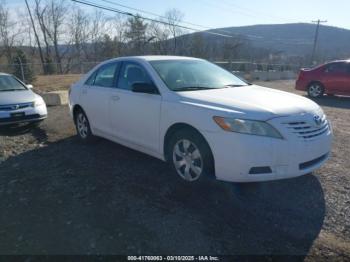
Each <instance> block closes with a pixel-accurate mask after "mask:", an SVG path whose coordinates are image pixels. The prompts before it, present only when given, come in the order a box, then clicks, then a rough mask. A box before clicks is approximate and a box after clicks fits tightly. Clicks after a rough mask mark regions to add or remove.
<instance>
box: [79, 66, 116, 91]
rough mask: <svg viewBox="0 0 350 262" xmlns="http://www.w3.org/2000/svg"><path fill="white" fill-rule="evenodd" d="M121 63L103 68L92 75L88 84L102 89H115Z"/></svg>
mask: <svg viewBox="0 0 350 262" xmlns="http://www.w3.org/2000/svg"><path fill="white" fill-rule="evenodd" d="M118 69H119V63H110V64H106V65H103V66H101V67H100V68H99V69H98V70H97V72H95V73H94V74H92V75H91V77H90V78H89V79H88V80H87V82H86V84H90V85H93V86H102V87H115V79H116V74H117V72H118Z"/></svg>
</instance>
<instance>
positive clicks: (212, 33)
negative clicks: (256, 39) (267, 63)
mask: <svg viewBox="0 0 350 262" xmlns="http://www.w3.org/2000/svg"><path fill="white" fill-rule="evenodd" d="M71 1H73V2H76V3H79V4H83V5H87V6H92V7H96V8H99V9H103V10H107V11H111V12H115V13H119V14H121V15H126V16H131V17H135V18H141V19H143V20H147V21H150V22H155V23H159V24H163V25H171V26H175V27H178V28H182V29H187V30H191V31H195V32H202V33H206V34H210V35H216V36H222V37H227V38H234V37H233V36H232V35H226V34H220V33H215V32H210V31H201V30H198V29H196V28H191V27H188V26H183V25H174V24H171V23H168V22H165V21H161V20H157V19H153V18H149V17H144V16H140V15H135V14H132V13H129V12H125V11H122V10H119V9H116V8H112V7H106V6H102V5H98V4H95V3H91V2H89V1H85V0H84V1H80V0H71Z"/></svg>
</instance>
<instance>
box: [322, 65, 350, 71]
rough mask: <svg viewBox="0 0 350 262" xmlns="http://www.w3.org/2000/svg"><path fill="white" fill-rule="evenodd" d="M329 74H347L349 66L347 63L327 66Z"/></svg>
mask: <svg viewBox="0 0 350 262" xmlns="http://www.w3.org/2000/svg"><path fill="white" fill-rule="evenodd" d="M327 72H328V73H346V72H348V65H347V64H346V63H333V64H330V65H328V66H327Z"/></svg>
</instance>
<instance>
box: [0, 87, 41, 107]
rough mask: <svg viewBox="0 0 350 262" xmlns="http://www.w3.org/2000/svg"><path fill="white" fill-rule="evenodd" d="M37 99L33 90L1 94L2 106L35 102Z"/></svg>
mask: <svg viewBox="0 0 350 262" xmlns="http://www.w3.org/2000/svg"><path fill="white" fill-rule="evenodd" d="M36 97H37V95H36V94H35V93H34V92H33V91H31V90H23V91H22V90H21V91H8V92H0V105H12V104H21V103H29V102H34V101H35V99H36Z"/></svg>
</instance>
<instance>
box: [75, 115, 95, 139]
mask: <svg viewBox="0 0 350 262" xmlns="http://www.w3.org/2000/svg"><path fill="white" fill-rule="evenodd" d="M74 123H75V128H76V130H77V135H78V137H79V139H80V140H81V141H83V142H84V143H90V142H94V141H95V137H94V135H93V134H92V132H91V128H90V123H89V120H88V118H87V116H86V114H85V113H84V111H83V110H81V109H78V110H77V112H76V113H75V114H74Z"/></svg>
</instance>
